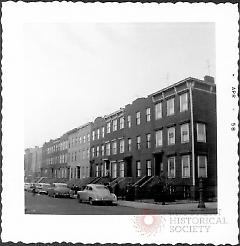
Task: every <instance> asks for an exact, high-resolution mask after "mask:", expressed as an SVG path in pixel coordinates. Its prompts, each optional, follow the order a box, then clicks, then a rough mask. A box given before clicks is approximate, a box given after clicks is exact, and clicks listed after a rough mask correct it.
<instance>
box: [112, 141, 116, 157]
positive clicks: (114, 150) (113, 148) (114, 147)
mask: <svg viewBox="0 0 240 246" xmlns="http://www.w3.org/2000/svg"><path fill="white" fill-rule="evenodd" d="M112 154H113V155H116V154H117V141H113V142H112Z"/></svg>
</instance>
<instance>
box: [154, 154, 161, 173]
mask: <svg viewBox="0 0 240 246" xmlns="http://www.w3.org/2000/svg"><path fill="white" fill-rule="evenodd" d="M154 163H155V176H160V174H161V172H162V171H163V162H162V154H156V155H155V156H154Z"/></svg>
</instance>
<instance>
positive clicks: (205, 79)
mask: <svg viewBox="0 0 240 246" xmlns="http://www.w3.org/2000/svg"><path fill="white" fill-rule="evenodd" d="M204 81H205V82H208V83H213V84H214V83H215V81H214V77H212V76H209V75H205V76H204Z"/></svg>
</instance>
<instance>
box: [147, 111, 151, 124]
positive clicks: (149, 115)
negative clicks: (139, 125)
mask: <svg viewBox="0 0 240 246" xmlns="http://www.w3.org/2000/svg"><path fill="white" fill-rule="evenodd" d="M146 120H147V121H150V120H151V109H150V108H147V109H146Z"/></svg>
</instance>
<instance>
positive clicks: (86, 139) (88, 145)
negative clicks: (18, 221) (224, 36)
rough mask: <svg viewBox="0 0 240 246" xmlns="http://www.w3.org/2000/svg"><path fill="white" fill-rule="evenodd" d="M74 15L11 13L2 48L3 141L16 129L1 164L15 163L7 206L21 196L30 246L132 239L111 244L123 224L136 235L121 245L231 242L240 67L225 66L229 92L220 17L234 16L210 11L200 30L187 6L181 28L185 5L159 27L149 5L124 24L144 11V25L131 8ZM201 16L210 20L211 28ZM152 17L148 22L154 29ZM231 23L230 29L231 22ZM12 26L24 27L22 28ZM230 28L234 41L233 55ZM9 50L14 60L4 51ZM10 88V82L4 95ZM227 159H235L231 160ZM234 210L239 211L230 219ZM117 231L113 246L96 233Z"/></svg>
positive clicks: (69, 9)
mask: <svg viewBox="0 0 240 246" xmlns="http://www.w3.org/2000/svg"><path fill="white" fill-rule="evenodd" d="M64 5H65V6H66V8H65V9H64V8H63V6H64ZM40 6H41V7H40ZM53 6H56V9H54V7H53ZM76 6H77V8H74V9H73V5H71V4H70V3H64V4H61V3H55V5H51V4H50V3H48V5H47V6H46V5H45V6H44V5H42V4H41V5H39V8H37V7H36V5H35V6H34V4H31V6H30V7H27V6H26V5H25V4H24V3H22V5H14V6H12V5H11V4H9V5H7V4H6V5H5V8H3V10H5V12H4V11H3V34H4V32H5V37H7V38H8V39H7V38H6V39H4V35H3V81H5V84H4V83H3V94H2V95H3V98H4V99H5V105H7V104H8V103H9V104H10V100H9V99H8V98H10V97H7V96H6V95H10V94H11V95H12V98H14V105H15V106H16V108H14V107H13V106H9V107H8V113H7V114H6V113H5V111H4V110H5V109H6V108H7V107H6V108H4V104H3V116H4V114H5V115H6V117H5V121H6V122H11V124H10V125H9V124H8V129H11V131H12V132H11V134H12V135H9V136H10V138H9V139H8V138H7V136H8V135H7V134H6V136H5V139H7V140H6V142H4V131H5V132H6V133H8V131H9V132H10V130H5V128H4V127H3V150H4V148H5V152H4V151H3V153H5V154H6V156H9V157H10V159H11V158H14V155H15V158H16V161H14V162H13V161H12V162H11V161H10V159H9V161H8V158H4V155H3V165H6V166H8V165H12V166H16V165H17V166H18V167H17V168H18V169H14V167H12V171H10V170H9V171H6V172H4V170H3V187H4V178H5V179H6V176H4V175H8V174H9V175H11V177H10V179H6V180H7V181H6V182H7V183H11V184H10V185H9V186H8V189H9V190H10V191H9V192H11V195H12V196H10V194H7V192H6V191H5V195H6V197H7V198H6V200H5V201H4V199H3V207H4V202H6V201H7V202H8V204H9V203H10V204H11V199H13V201H14V200H15V198H13V197H15V196H16V197H17V202H16V204H15V206H17V205H19V207H18V209H19V211H20V214H21V215H20V216H21V217H22V218H24V219H23V220H25V219H26V222H24V223H26V225H28V226H30V227H33V228H32V229H30V231H33V230H34V232H33V233H30V234H31V236H30V237H31V238H32V239H29V240H30V241H28V240H26V241H25V242H34V241H33V240H38V242H39V241H41V242H53V241H58V242H61V241H69V240H73V241H71V242H101V243H105V242H111V243H113V242H124V241H125V239H120V241H119V240H118V239H117V237H115V236H114V235H115V234H116V233H117V231H119V230H121V229H120V228H123V227H124V225H125V229H124V230H126V231H129V232H130V233H132V232H131V231H133V234H132V235H133V236H132V238H131V239H127V238H126V242H139V243H145V242H149V243H153V242H159V237H161V238H162V239H161V240H164V241H163V242H162V243H177V242H182V243H191V242H192V243H214V241H212V240H215V239H216V235H218V234H219V232H220V231H221V230H223V231H224V230H229V228H234V229H233V230H232V232H231V233H230V234H229V237H228V241H227V242H228V243H231V242H233V241H234V240H235V239H237V234H236V237H233V235H235V232H236V229H237V226H236V224H235V222H234V221H231V223H230V221H229V218H230V217H232V215H229V214H228V213H231V212H232V213H233V214H235V215H236V213H237V209H236V210H235V208H237V185H238V182H237V162H236V163H234V161H236V160H237V152H234V151H235V150H236V148H237V131H238V128H237V125H238V124H237V112H238V107H237V69H236V68H237V63H236V64H235V63H234V57H232V58H231V59H233V60H228V58H227V57H226V56H225V58H226V60H225V61H224V62H226V64H228V65H229V68H228V69H233V70H231V71H230V72H229V74H230V75H229V74H228V75H229V76H230V77H231V79H232V82H231V81H230V80H229V82H228V81H224V76H221V72H223V70H224V65H223V64H222V63H221V62H222V60H221V59H220V57H221V55H220V52H219V50H221V51H222V48H221V49H220V48H219V46H220V44H219V39H220V38H219V32H220V31H219V30H220V29H221V26H220V24H219V22H218V21H219V20H220V17H219V16H221V13H222V12H224V11H226V13H232V12H233V13H235V12H236V10H237V8H236V6H234V5H232V6H228V7H226V8H225V9H224V8H216V9H215V8H213V6H212V8H210V7H209V9H208V7H207V6H205V7H203V6H202V8H201V11H200V12H199V15H198V17H196V18H193V19H191V18H190V16H192V14H190V12H191V11H190V10H189V9H188V8H184V7H185V6H186V5H184V4H183V5H182V7H183V8H182V9H183V10H185V11H186V14H187V15H186V16H187V19H184V18H182V19H181V18H179V19H177V18H175V17H176V16H174V13H175V12H174V11H177V9H178V10H179V9H180V6H179V5H178V6H177V7H176V9H175V7H173V6H172V7H169V8H166V5H163V8H162V9H161V6H159V13H163V12H165V11H164V9H165V8H166V10H167V11H169V13H171V15H170V16H171V18H172V19H171V20H170V19H168V18H169V17H165V18H163V17H161V18H160V17H156V18H155V16H157V15H156V13H157V12H155V11H154V6H152V8H151V11H152V12H151V11H150V9H148V8H147V6H146V5H145V7H141V6H139V5H131V4H130V6H129V9H128V11H129V13H131V14H133V13H134V11H136V13H138V15H139V16H140V17H143V18H142V19H141V18H140V17H135V18H136V19H134V18H132V17H131V18H129V17H126V16H125V14H124V13H125V11H126V10H127V6H126V5H125V6H126V9H125V8H124V6H123V5H119V7H117V5H112V6H111V5H101V4H100V5H97V4H96V5H95V4H92V5H91V6H90V5H84V6H83V5H81V4H80V5H77V4H76ZM94 6H95V7H94ZM134 6H135V7H136V8H134ZM149 6H150V5H149ZM188 6H189V5H188ZM186 7H187V6H186ZM196 7H197V5H196ZM231 7H232V8H231ZM20 9H21V10H20ZM157 9H158V8H157ZM190 9H191V10H192V11H196V9H195V8H194V6H192V8H190ZM93 10H94V11H93ZM103 10H105V12H104V11H103ZM138 10H139V11H138ZM199 10H200V5H199ZM205 10H208V12H207V15H210V14H209V13H214V15H215V19H214V18H212V19H211V18H208V17H206V18H203V16H204V14H203V13H205ZM31 11H32V12H31ZM44 11H46V12H44ZM61 11H62V12H61ZM85 11H86V12H85ZM141 11H142V12H141ZM144 11H145V12H144ZM221 11H222V12H221ZM231 11H232V12H231ZM14 13H20V15H19V17H14ZM44 13H45V14H44ZM61 13H64V14H63V15H61ZM94 13H95V14H94ZM114 13H115V14H116V15H115V16H114ZM151 13H152V14H153V15H152V17H153V18H152V19H151V17H149V18H150V19H146V15H147V14H148V15H149V16H151ZM166 13H167V12H166ZM166 13H164V14H166ZM200 13H202V15H200ZM34 14H35V15H34ZM65 14H66V15H65ZM81 14H83V15H81ZM78 15H79V16H78ZM166 16H167V14H166ZM179 16H181V17H182V16H184V15H183V13H180V14H179ZM236 16H237V15H236ZM120 17H121V18H120ZM228 17H229V20H227V21H229V23H233V22H234V21H235V20H236V18H235V19H234V17H235V16H232V17H231V16H228ZM18 18H19V20H21V21H22V22H21V24H19V23H18V24H15V22H16V21H17V19H18ZM77 18H79V19H77ZM84 18H85V19H84ZM118 18H119V19H118ZM154 18H155V19H154ZM4 20H5V22H4ZM227 21H226V27H228V22H227ZM231 21H232V22H231ZM4 23H6V24H5V25H4ZM7 24H8V25H7ZM5 26H6V27H8V28H6V29H4V28H5ZM16 26H19V27H20V28H18V31H15V32H14V31H13V30H15V29H16V28H15V29H14V27H16ZM226 27H222V29H224V28H225V29H224V30H226ZM5 30H6V31H5ZM234 31H236V30H235V29H233V33H234V35H235V36H234V35H233V34H232V32H230V31H229V33H231V35H232V36H231V35H230V37H229V39H231V38H232V37H233V38H232V40H233V41H234V42H233V47H235V48H236V47H237V46H236V45H237V40H235V39H234V37H237V35H236V34H235V32H234ZM17 34H19V36H18V35H17ZM16 36H18V37H19V38H18V39H17V40H16V39H15V38H14V37H16ZM229 42H230V41H229ZM6 44H8V45H9V47H10V48H11V47H12V46H14V48H15V49H10V48H9V49H7V48H6V53H5V49H4V45H6ZM11 45H12V46H11ZM221 47H223V46H221ZM17 49H18V53H16V54H18V55H19V56H18V58H16V60H14V59H13V57H15V56H16V54H15V53H14V50H17ZM223 52H224V49H223ZM5 54H6V55H5ZM4 58H5V63H4ZM11 59H13V64H14V65H13V67H18V66H19V67H18V69H17V70H15V69H13V70H8V69H6V70H5V71H6V76H5V73H4V68H5V64H10V62H9V61H11ZM18 62H19V63H18ZM235 62H237V60H236V61H235ZM17 64H19V65H17ZM232 64H233V67H231V66H232ZM234 66H236V67H234ZM6 67H7V66H6ZM9 67H11V66H9ZM225 68H226V67H225ZM226 69H227V68H226ZM234 69H235V70H234ZM10 71H11V72H10ZM17 71H19V73H18V72H17ZM219 71H220V73H219ZM8 74H9V75H8ZM18 78H20V80H19V82H20V81H21V85H16V79H18ZM8 79H9V81H15V82H12V83H9V84H8V86H9V87H7V86H5V85H6V81H8ZM222 81H223V82H222ZM224 83H226V84H227V83H229V87H228V89H224V88H225V87H224ZM5 88H6V90H5ZM13 88H14V92H13V90H12V89H13ZM18 88H19V90H18ZM224 93H225V94H227V95H226V96H225V97H226V98H227V99H226V103H224V101H223V98H224ZM19 94H20V95H19ZM15 95H18V97H15ZM18 98H21V99H20V100H18ZM16 104H18V105H16ZM11 105H12V104H11ZM18 108H19V109H20V108H21V110H18ZM11 110H13V111H14V112H15V114H14V118H12V119H14V122H12V120H11V117H10V115H11V113H10V112H13V111H11ZM228 114H230V117H227V115H228ZM12 115H13V114H12ZM224 116H225V118H224ZM222 118H223V120H221V119H222ZM227 119H228V120H229V122H227V123H226V122H225V121H226V120H227ZM5 126H6V123H5ZM10 126H11V127H10ZM14 126H15V127H14ZM17 131H18V132H20V136H17V135H15V133H14V132H17ZM224 134H226V135H224ZM10 139H11V141H10ZM15 139H17V140H16V142H14V143H13V142H12V141H14V140H15ZM8 143H9V144H8ZM18 143H19V144H18ZM233 143H235V144H236V145H234V144H233ZM6 146H7V148H6ZM15 149H18V150H17V153H16V154H15ZM230 149H231V151H232V153H233V154H232V157H231V158H232V161H231V158H230V160H228V158H227V156H226V153H228V151H230ZM229 153H230V152H229ZM17 160H18V161H17ZM231 165H232V168H231ZM226 166H229V170H228V172H226V170H227V169H226V168H227V167H226ZM224 168H225V169H224ZM13 170H15V171H13ZM17 170H19V171H18V172H17ZM234 170H235V171H234ZM234 172H236V173H234ZM10 173H11V174H10ZM232 174H233V175H232ZM225 175H226V176H225ZM224 176H225V177H224ZM17 180H20V182H18V181H17ZM226 182H231V184H232V185H231V186H230V183H228V184H227V183H226ZM226 184H227V186H228V187H227V186H226ZM6 186H7V185H6ZM223 187H224V188H223ZM231 187H232V188H233V189H232V191H229V189H231ZM15 189H17V190H18V191H20V192H15V191H14V190H15ZM2 194H3V195H4V188H3V193H2ZM225 194H226V195H225ZM231 201H232V208H233V211H229V210H226V207H228V206H229V202H231ZM225 202H226V203H227V204H228V205H224V204H225ZM10 207H11V205H10ZM228 208H229V209H230V207H228ZM5 209H6V207H5ZM224 211H227V212H226V213H225V212H224ZM6 214H8V213H6ZM122 215H124V216H122ZM228 215H229V216H228ZM3 216H4V214H3ZM62 216H63V217H62ZM103 216H104V217H103ZM12 217H13V216H12ZM5 218H6V220H8V219H7V218H9V217H5ZM19 218H20V217H19ZM45 218H46V221H45ZM51 218H52V219H51ZM61 218H64V219H63V220H61ZM88 218H89V219H88ZM111 218H112V219H111ZM232 218H233V217H232ZM13 219H14V218H13ZM11 220H12V219H11ZM111 220H112V221H113V222H112V225H111V224H110V227H113V228H112V229H108V230H109V233H110V234H111V233H113V234H112V235H111V236H110V238H109V239H107V238H104V237H103V235H102V233H101V229H100V228H101V227H103V228H105V229H106V228H108V227H109V223H111V222H110V221H111ZM27 221H28V222H27ZM48 221H49V223H48ZM71 221H73V222H72V223H71ZM77 221H78V222H77ZM80 221H82V223H81V222H80ZM127 221H128V222H127ZM79 223H80V224H81V225H79ZM35 224H36V226H35ZM43 224H44V225H46V224H48V225H46V227H45V226H44V229H43V230H44V231H45V230H46V231H47V230H48V231H49V229H48V228H52V227H54V228H55V226H56V228H55V229H54V232H53V233H52V235H51V236H49V238H48V237H44V239H41V237H40V235H38V234H37V231H38V228H40V227H42V226H41V225H43ZM8 225H10V220H9V222H8ZM61 226H64V228H65V227H69V229H70V227H73V228H74V229H73V230H72V231H71V232H70V234H68V238H70V237H71V234H74V231H75V230H76V231H82V232H83V233H84V231H85V230H87V228H89V229H90V228H91V230H92V231H93V232H94V233H95V234H96V239H95V240H94V239H93V238H89V237H90V234H88V233H85V236H83V237H84V239H82V238H81V237H80V235H79V237H78V236H77V234H75V236H74V239H73V238H72V239H65V237H64V236H65V234H67V231H68V228H67V229H66V233H64V231H65V230H63V228H62V227H61ZM227 226H229V227H227ZM83 227H84V229H82V228H83ZM129 227H130V229H129ZM58 228H60V229H58ZM97 228H99V229H97ZM224 228H228V229H224ZM102 230H103V229H102ZM124 230H123V231H124ZM59 232H60V233H59ZM5 235H8V233H6V232H5ZM34 235H36V238H35V239H33V238H34ZM116 235H117V234H116ZM138 235H141V236H140V240H141V241H137V240H138ZM179 235H183V241H179V239H177V237H178V236H179ZM196 235H197V236H196ZM203 235H204V237H205V235H206V237H205V239H203V238H202V237H203ZM119 236H120V235H119ZM119 236H118V237H119ZM169 237H171V239H169ZM184 237H186V238H185V239H184ZM5 238H9V236H5ZM16 238H19V236H18V233H16ZM129 238H130V237H129ZM167 238H168V239H167ZM213 238H214V239H213ZM230 238H231V240H232V241H231V240H230ZM233 238H234V240H233ZM8 240H9V239H8ZM18 240H20V239H18ZM21 240H23V239H21ZM88 240H89V241H88ZM92 240H93V241H92ZM128 240H130V241H128ZM148 240H150V241H148ZM204 240H205V241H204ZM218 240H221V241H220V242H221V243H224V242H225V241H224V240H223V239H221V237H220V238H219V239H216V241H218ZM11 241H14V240H13V239H12V240H11ZM23 241H24V240H23ZM69 242H70V241H69ZM227 242H226V243H227ZM234 242H235V241H234Z"/></svg>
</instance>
